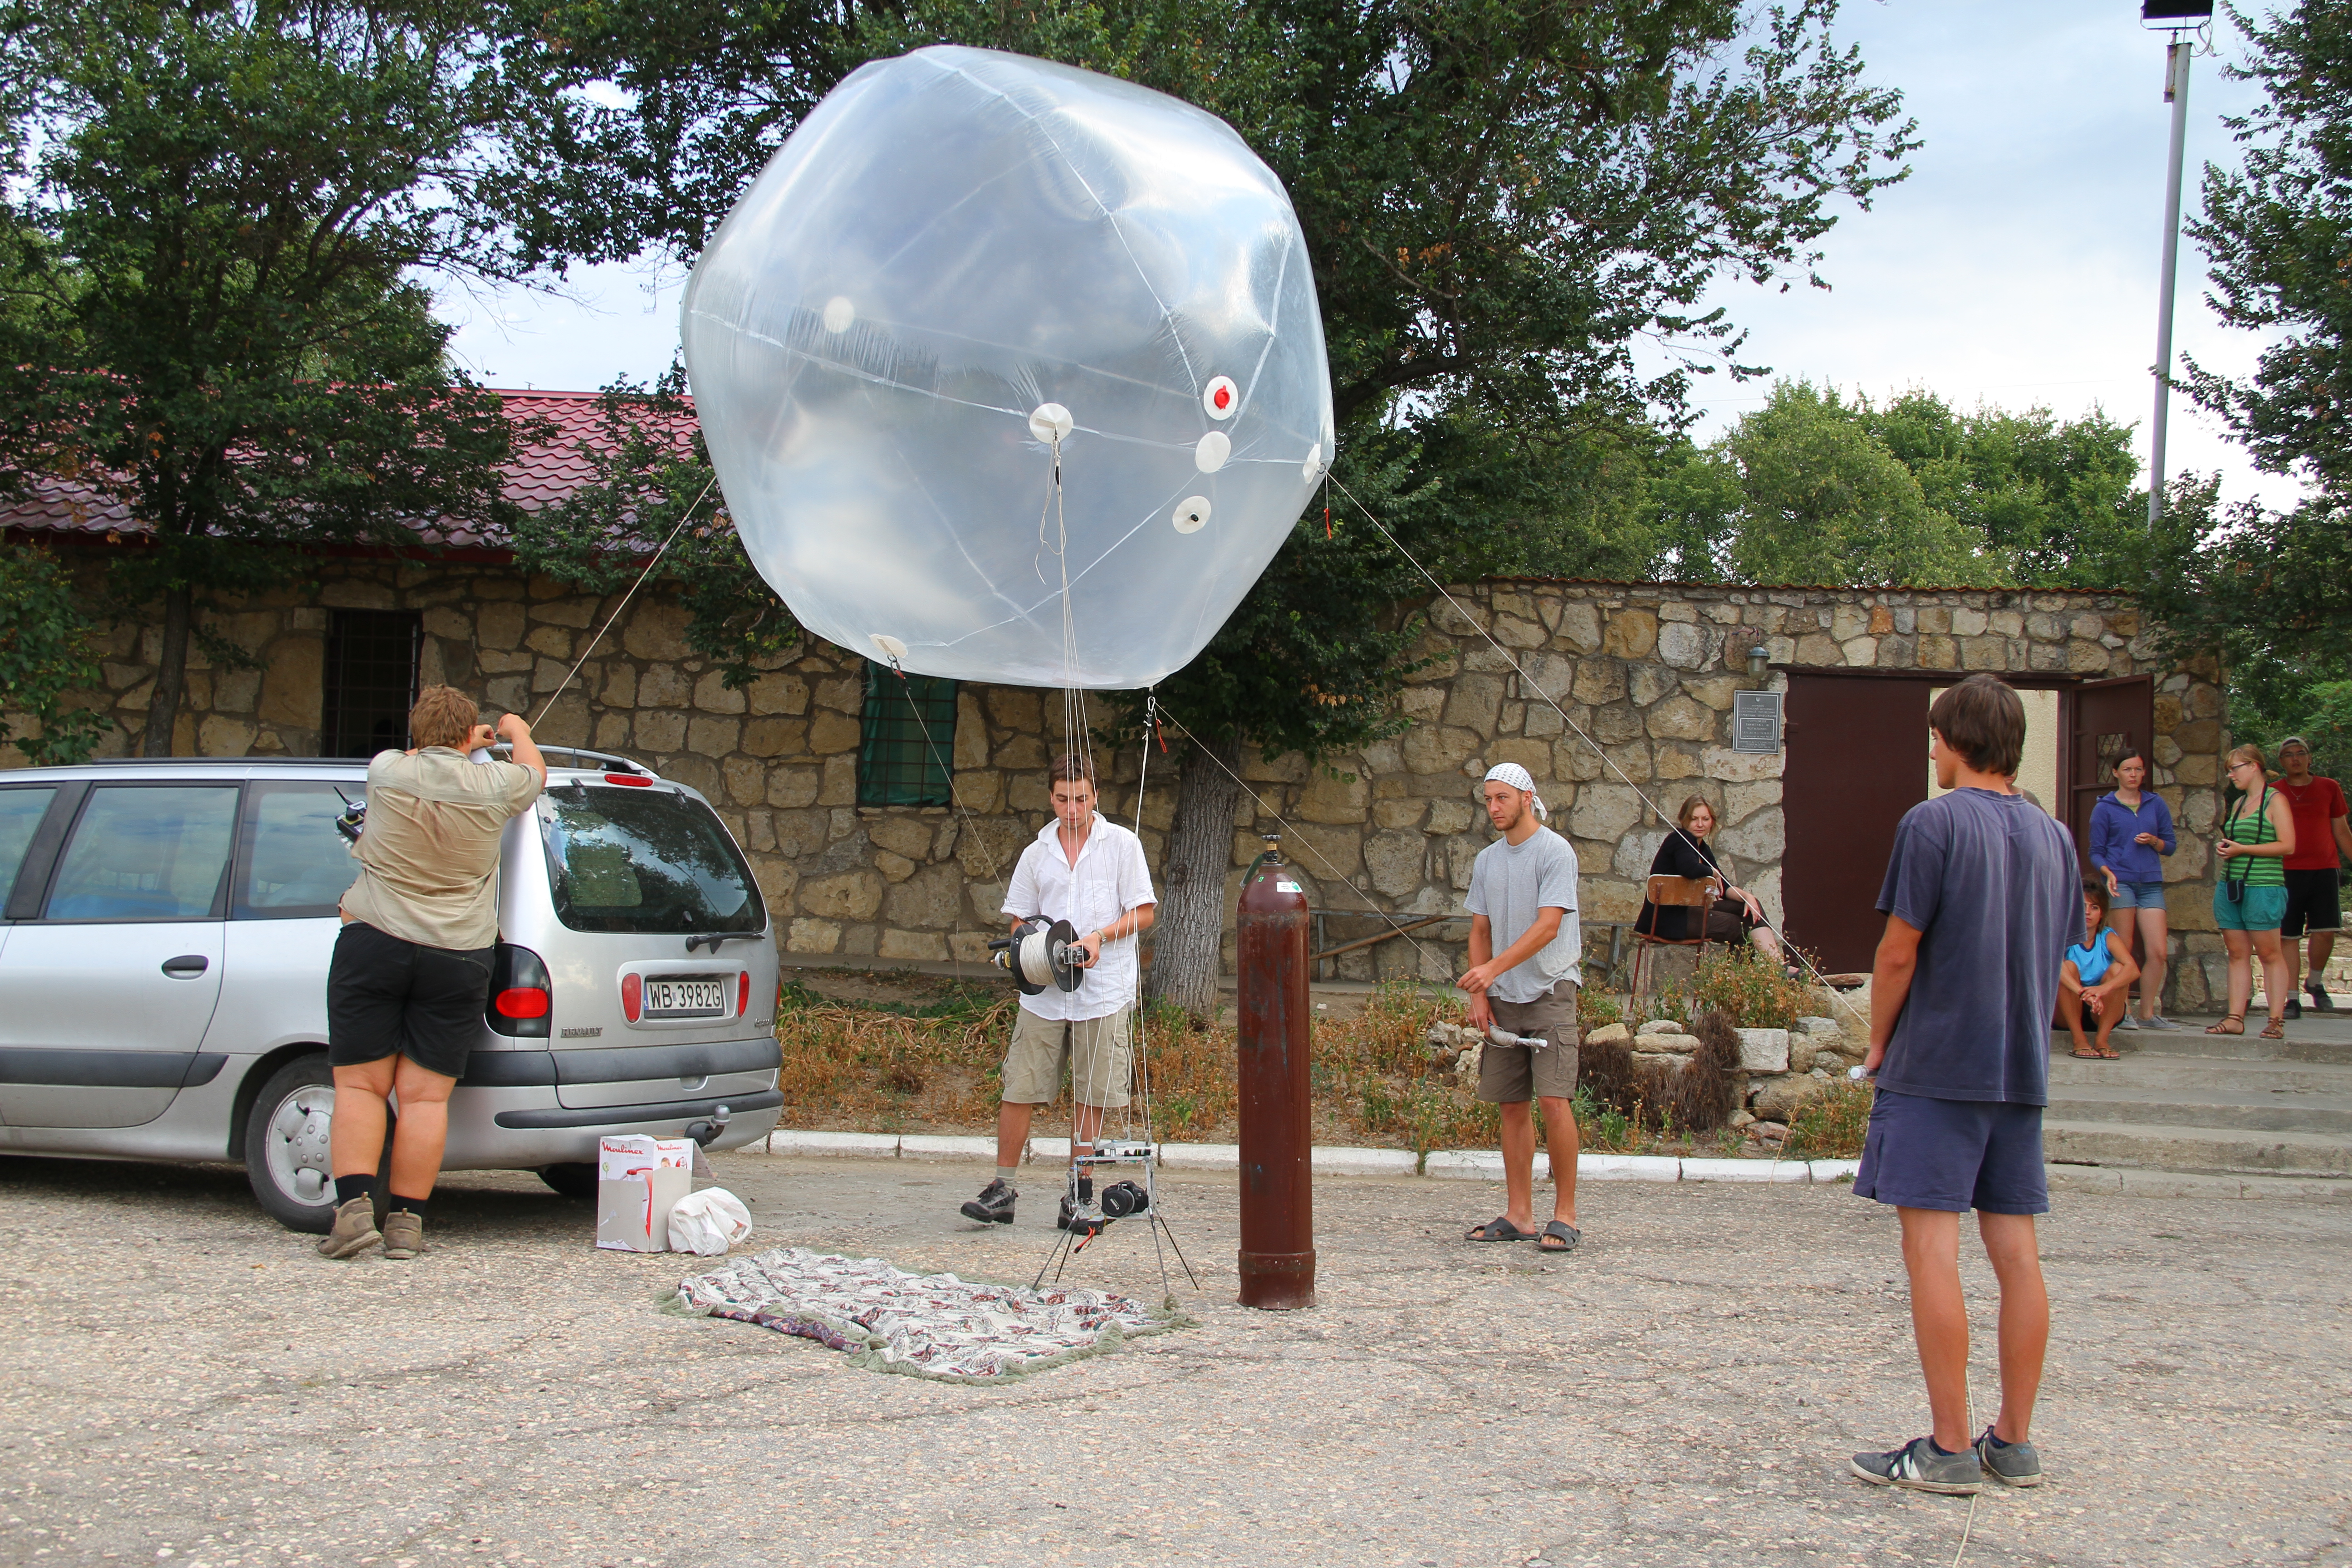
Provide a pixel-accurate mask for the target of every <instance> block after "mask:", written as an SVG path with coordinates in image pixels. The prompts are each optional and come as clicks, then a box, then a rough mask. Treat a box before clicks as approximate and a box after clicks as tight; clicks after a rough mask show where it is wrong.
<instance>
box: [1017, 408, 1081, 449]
mask: <svg viewBox="0 0 2352 1568" xmlns="http://www.w3.org/2000/svg"><path fill="white" fill-rule="evenodd" d="M1076 427H1077V426H1076V422H1075V421H1074V420H1072V419H1071V417H1070V411H1069V410H1068V409H1066V408H1065V407H1063V406H1062V405H1060V404H1058V403H1041V404H1039V405H1037V406H1036V407H1034V408H1033V409H1031V410H1030V411H1029V434H1031V435H1032V436H1034V437H1037V439H1039V440H1040V441H1066V440H1068V439H1069V438H1070V432H1071V431H1072V430H1074V429H1076Z"/></svg>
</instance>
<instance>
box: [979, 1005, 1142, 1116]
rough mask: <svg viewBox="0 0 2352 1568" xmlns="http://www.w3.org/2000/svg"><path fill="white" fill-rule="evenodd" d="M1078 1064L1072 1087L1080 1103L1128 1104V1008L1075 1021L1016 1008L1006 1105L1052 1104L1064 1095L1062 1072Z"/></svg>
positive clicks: (1008, 1058) (1006, 1060)
mask: <svg viewBox="0 0 2352 1568" xmlns="http://www.w3.org/2000/svg"><path fill="white" fill-rule="evenodd" d="M1074 1062H1075V1067H1076V1070H1075V1071H1074V1072H1073V1073H1072V1075H1071V1080H1070V1089H1071V1093H1072V1094H1073V1095H1075V1096H1076V1100H1077V1101H1078V1103H1079V1104H1080V1105H1097V1106H1109V1107H1114V1108H1115V1107H1118V1106H1121V1105H1125V1104H1126V1103H1127V1086H1128V1082H1129V1078H1130V1076H1131V1071H1130V1065H1129V1064H1130V1058H1129V1051H1128V1036H1127V1013H1126V1011H1125V1010H1124V1009H1121V1010H1120V1011H1118V1012H1117V1013H1112V1014H1109V1015H1108V1016H1104V1017H1100V1018H1080V1019H1077V1020H1075V1021H1065V1020H1063V1019H1060V1018H1041V1017H1039V1016H1037V1015H1036V1014H1034V1013H1032V1012H1031V1011H1029V1009H1028V1008H1026V1007H1020V1008H1016V1009H1014V1011H1013V1045H1012V1047H1011V1048H1009V1049H1008V1050H1006V1051H1005V1053H1004V1100H1005V1102H1006V1103H1007V1104H1011V1105H1050V1104H1052V1103H1053V1102H1054V1101H1055V1100H1057V1099H1059V1098H1060V1097H1061V1093H1062V1073H1063V1070H1064V1069H1065V1068H1071V1067H1072V1066H1073V1064H1074Z"/></svg>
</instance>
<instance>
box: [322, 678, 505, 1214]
mask: <svg viewBox="0 0 2352 1568" xmlns="http://www.w3.org/2000/svg"><path fill="white" fill-rule="evenodd" d="M408 732H409V737H410V739H412V740H414V741H415V742H416V744H415V747H414V748H413V749H412V750H409V751H406V752H378V753H376V756H375V758H374V760H373V761H372V762H371V763H368V784H367V826H366V828H365V830H364V831H362V833H361V835H360V839H359V842H358V844H356V845H355V846H353V847H352V855H353V856H355V857H356V858H358V860H359V862H360V873H359V877H358V879H356V880H355V881H353V882H352V885H351V889H350V890H349V891H347V892H345V893H344V895H343V906H342V913H343V929H342V931H341V934H339V935H338V936H337V937H336V939H335V957H334V963H333V964H332V965H331V967H330V968H329V970H328V972H327V1060H328V1063H329V1065H330V1066H331V1067H332V1068H334V1074H335V1114H334V1123H333V1131H332V1133H331V1137H330V1140H329V1151H328V1153H329V1160H330V1163H331V1169H332V1171H333V1173H334V1178H335V1221H334V1227H333V1229H331V1231H330V1232H329V1233H328V1235H327V1237H326V1239H324V1240H323V1241H321V1242H320V1243H319V1250H320V1252H321V1253H322V1254H324V1255H325V1256H327V1257H329V1258H351V1257H353V1256H355V1255H357V1254H359V1253H362V1252H364V1251H366V1250H367V1249H368V1248H369V1247H374V1246H376V1245H377V1244H378V1243H379V1242H381V1243H382V1244H383V1255H384V1256H385V1257H386V1258H414V1257H415V1256H416V1254H417V1253H418V1252H420V1251H422V1250H423V1249H424V1246H425V1203H426V1200H427V1199H429V1198H430V1197H431V1196H432V1195H433V1184H434V1182H435V1181H436V1179H437V1178H438V1177H439V1175H440V1173H441V1152H442V1149H443V1146H444V1145H445V1144H446V1142H447V1141H448V1135H449V1091H450V1090H451V1089H454V1088H456V1087H457V1079H459V1078H461V1077H463V1076H464V1074H465V1071H466V1058H467V1056H468V1055H469V1054H471V1052H472V1050H473V1045H474V1040H475V1037H477V1035H478V1033H479V1032H480V1029H481V1026H482V1005H483V1003H484V1001H485V1000H486V999H487V998H488V994H489V985H490V960H491V957H492V954H493V952H494V950H495V949H496V948H497V945H498V940H499V837H500V836H501V834H502V832H503V830H504V829H505V826H506V824H507V822H508V821H509V819H510V818H512V817H515V816H520V815H521V814H522V813H523V812H526V811H528V810H530V806H531V803H532V802H533V801H535V800H537V799H538V798H539V795H540V792H541V790H543V789H545V788H546V787H547V763H546V760H545V759H544V758H542V757H541V755H540V753H539V748H538V747H537V746H535V745H533V744H532V743H531V739H530V725H528V724H526V723H524V722H523V721H522V719H521V717H520V715H518V714H513V713H509V714H508V715H506V716H505V717H504V718H502V719H500V720H499V724H498V730H497V731H496V736H497V738H503V739H504V740H506V741H507V742H509V744H510V745H511V747H512V748H513V756H514V761H513V762H510V763H501V762H496V761H490V762H482V763H476V762H472V761H469V760H468V759H467V755H466V753H467V752H468V751H471V750H474V749H476V748H478V747H482V746H487V745H488V744H489V743H490V742H491V740H492V739H493V738H494V737H493V734H492V731H491V730H490V727H489V726H488V725H487V724H484V723H483V722H481V711H480V710H479V709H478V708H477V707H476V706H475V703H474V700H473V699H471V698H469V697H467V696H466V695H465V694H464V693H463V692H460V691H457V690H454V689H451V688H449V687H446V686H431V687H427V688H425V690H424V692H422V693H421V694H420V695H419V696H418V697H417V699H416V705H415V708H413V709H411V710H409V715H408ZM394 1094H397V1095H398V1096H399V1097H400V1121H399V1122H398V1124H397V1125H396V1126H395V1127H394V1129H393V1136H392V1172H391V1178H392V1179H391V1185H392V1191H391V1194H390V1202H389V1205H388V1212H387V1213H386V1215H385V1216H384V1222H383V1230H382V1231H381V1232H379V1231H378V1230H377V1229H376V1225H375V1181H376V1175H375V1173H376V1168H377V1165H378V1163H379V1161H380V1158H381V1156H382V1153H383V1133H384V1125H385V1122H386V1120H387V1116H386V1110H385V1104H384V1101H385V1098H386V1097H387V1096H388V1095H394Z"/></svg>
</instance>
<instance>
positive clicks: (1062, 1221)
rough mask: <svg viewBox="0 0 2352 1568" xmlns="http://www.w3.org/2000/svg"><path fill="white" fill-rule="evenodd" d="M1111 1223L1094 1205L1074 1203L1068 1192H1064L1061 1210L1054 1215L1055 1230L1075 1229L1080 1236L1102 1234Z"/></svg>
mask: <svg viewBox="0 0 2352 1568" xmlns="http://www.w3.org/2000/svg"><path fill="white" fill-rule="evenodd" d="M1109 1225H1110V1221H1108V1220H1107V1219H1105V1218H1104V1217H1103V1215H1102V1211H1101V1210H1100V1209H1098V1208H1097V1207H1095V1205H1092V1204H1078V1205H1072V1204H1071V1202H1070V1195H1069V1194H1067V1193H1065V1194H1062V1208H1061V1212H1060V1213H1059V1214H1057V1215H1055V1216H1054V1228H1055V1230H1074V1231H1076V1232H1077V1233H1078V1234H1079V1235H1080V1236H1100V1235H1101V1234H1102V1233H1103V1231H1104V1230H1105V1229H1107V1228H1108V1226H1109Z"/></svg>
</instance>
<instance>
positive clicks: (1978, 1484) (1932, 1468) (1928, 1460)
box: [1848, 1437, 1984, 1497]
mask: <svg viewBox="0 0 2352 1568" xmlns="http://www.w3.org/2000/svg"><path fill="white" fill-rule="evenodd" d="M1848 1468H1851V1469H1852V1470H1853V1473H1854V1474H1855V1475H1857V1476H1860V1477H1861V1478H1862V1479H1864V1480H1865V1481H1868V1482H1869V1483H1870V1484H1871V1485H1872V1486H1874V1487H1908V1488H1910V1489H1912V1490H1914V1491H1922V1492H1947V1493H1950V1494H1952V1495H1954V1496H1960V1497H1965V1496H1967V1495H1969V1493H1972V1492H1980V1491H1982V1490H1984V1467H1983V1466H1981V1465H1979V1463H1978V1462H1977V1456H1976V1452H1975V1450H1974V1449H1969V1448H1964V1449H1962V1450H1961V1451H1960V1452H1958V1453H1957V1454H1939V1453H1937V1452H1936V1446H1935V1443H1934V1442H1933V1441H1932V1440H1931V1439H1929V1438H1926V1437H1914V1438H1913V1439H1912V1440H1911V1441H1910V1442H1908V1443H1906V1444H1904V1445H1903V1447H1900V1448H1895V1449H1891V1450H1889V1451H1888V1452H1886V1453H1884V1454H1856V1455H1855V1456H1854V1457H1853V1459H1851V1460H1850V1461H1848Z"/></svg>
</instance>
